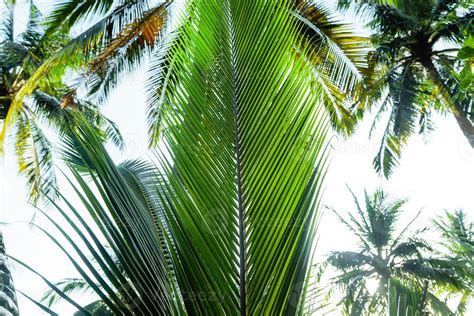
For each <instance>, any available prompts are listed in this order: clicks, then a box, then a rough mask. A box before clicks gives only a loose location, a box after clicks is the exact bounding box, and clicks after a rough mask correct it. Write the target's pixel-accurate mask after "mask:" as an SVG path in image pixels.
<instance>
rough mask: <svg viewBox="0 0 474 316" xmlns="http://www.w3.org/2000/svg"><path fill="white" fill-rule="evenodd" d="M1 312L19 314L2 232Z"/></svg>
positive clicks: (0, 264) (0, 239) (13, 315)
mask: <svg viewBox="0 0 474 316" xmlns="http://www.w3.org/2000/svg"><path fill="white" fill-rule="evenodd" d="M0 314H1V315H11V316H18V315H19V311H18V303H17V299H16V292H15V286H14V284H13V279H12V275H11V268H10V262H9V260H8V256H7V254H6V252H5V244H4V242H3V235H2V233H1V232H0Z"/></svg>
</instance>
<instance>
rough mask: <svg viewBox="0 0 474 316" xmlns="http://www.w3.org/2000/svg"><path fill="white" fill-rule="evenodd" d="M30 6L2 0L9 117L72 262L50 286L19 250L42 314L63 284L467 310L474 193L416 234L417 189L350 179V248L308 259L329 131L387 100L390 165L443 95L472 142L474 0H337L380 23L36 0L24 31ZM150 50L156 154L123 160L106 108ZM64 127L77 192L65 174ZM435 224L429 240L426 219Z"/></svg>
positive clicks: (193, 302)
mask: <svg viewBox="0 0 474 316" xmlns="http://www.w3.org/2000/svg"><path fill="white" fill-rule="evenodd" d="M18 5H19V4H18V3H17V2H16V1H14V0H5V1H4V4H3V7H2V8H6V10H2V16H1V17H0V23H1V26H0V121H1V124H2V131H1V134H0V149H1V152H3V151H4V147H5V146H6V145H7V137H8V136H9V135H10V137H11V140H12V141H13V147H14V152H15V155H16V157H17V158H18V162H19V170H20V173H23V174H25V175H26V177H27V183H28V188H29V194H30V199H31V201H32V202H33V203H36V202H38V201H39V200H40V199H42V200H43V201H44V202H46V203H45V208H38V210H37V212H38V213H41V214H42V216H43V218H44V219H46V220H47V221H48V223H49V224H50V225H51V226H52V227H53V228H54V229H45V228H44V227H42V226H41V225H39V224H37V223H31V226H32V227H34V228H35V229H37V230H38V231H40V232H41V233H43V234H44V235H46V236H47V237H48V238H49V239H50V240H51V241H52V243H53V244H54V245H55V246H57V247H58V249H60V250H61V251H62V252H63V253H64V255H65V257H67V258H68V259H69V260H70V262H71V264H72V265H73V266H74V268H75V269H76V271H77V273H78V274H79V275H80V277H78V278H67V279H64V280H62V281H60V282H57V283H54V282H52V281H50V280H48V279H47V278H46V277H44V276H43V275H42V274H41V273H40V271H37V270H35V268H34V267H33V266H30V265H29V263H28V262H26V261H25V260H23V258H16V257H12V256H10V260H11V261H13V262H15V264H17V265H19V266H22V267H23V268H25V269H26V270H29V271H30V272H32V273H33V274H35V275H36V276H39V277H40V278H41V279H42V280H43V281H44V282H46V284H47V285H48V287H49V290H48V291H47V292H46V293H45V295H44V296H43V298H42V299H40V300H38V299H36V298H34V297H31V296H29V295H28V294H27V293H24V292H20V291H18V293H20V294H21V295H22V296H24V297H25V298H27V299H28V300H30V301H31V302H33V303H34V304H36V306H37V307H38V308H40V309H41V310H42V311H43V312H45V313H47V314H50V315H57V313H56V312H55V311H54V309H55V307H56V305H55V304H56V303H57V302H58V301H59V300H63V301H65V302H67V303H68V304H71V305H72V306H73V307H74V308H75V309H77V312H76V314H75V315H102V316H103V315H119V314H126V315H162V314H166V315H175V314H179V315H181V314H218V315H220V314H240V315H260V314H261V315H266V314H270V315H273V314H285V315H286V314H289V315H293V314H318V313H326V312H327V313H333V312H334V311H336V310H337V311H338V312H340V313H342V314H348V315H361V314H388V315H425V314H429V313H434V314H442V315H444V314H446V315H450V314H453V313H457V314H463V313H466V311H467V306H468V304H469V302H470V301H471V299H472V297H473V288H474V283H473V282H474V264H473V254H474V252H473V249H474V242H473V237H474V232H473V226H472V223H469V221H468V220H467V219H466V214H465V213H464V212H462V211H456V212H454V213H449V212H447V213H446V216H444V217H440V218H437V219H436V220H435V221H434V222H433V225H431V226H432V227H429V228H428V227H427V228H426V229H423V230H416V231H414V230H413V229H412V227H413V223H414V222H415V220H416V218H417V216H418V215H415V216H413V220H412V221H411V222H410V223H408V224H407V225H405V226H404V227H399V219H400V217H401V215H402V214H404V213H402V209H403V208H404V207H405V206H406V205H405V203H406V200H404V199H391V198H389V197H388V195H387V193H385V192H384V191H383V190H381V189H380V190H377V191H375V192H374V193H373V194H368V193H366V192H365V195H364V198H363V201H360V200H358V199H357V198H356V196H355V195H354V194H353V193H352V192H351V193H352V196H353V198H354V202H355V209H354V210H353V211H351V212H349V213H348V215H347V217H345V216H342V215H341V214H340V213H339V212H336V211H334V212H335V213H336V214H338V215H337V216H338V217H339V219H340V221H341V222H342V223H343V224H344V225H346V226H347V227H348V228H349V230H350V231H351V232H352V233H353V234H354V236H355V237H356V238H357V239H358V241H359V247H358V249H355V250H353V251H333V252H332V253H331V254H330V255H329V256H328V258H327V263H326V264H323V265H314V264H313V261H314V260H313V258H314V252H315V247H316V246H317V245H316V240H315V236H316V231H317V227H318V226H317V225H318V222H319V220H320V216H321V212H320V209H321V206H322V205H321V203H322V191H323V187H324V186H323V184H324V179H325V175H326V170H327V167H328V162H329V159H328V157H329V156H328V153H329V149H330V136H331V134H333V132H334V133H337V134H339V135H342V136H343V137H349V136H351V135H352V134H353V133H354V132H355V131H356V128H357V125H358V123H359V121H360V120H361V119H363V118H364V116H366V115H367V112H369V111H371V110H372V109H374V108H378V114H377V115H376V118H375V122H374V127H373V128H375V125H376V123H377V122H378V121H379V120H380V118H381V116H383V115H384V113H385V112H389V113H387V114H388V123H387V126H386V128H385V132H384V135H383V138H382V144H381V147H380V150H379V151H378V153H377V156H376V158H375V159H374V161H373V163H374V166H375V169H376V170H377V171H378V172H379V173H380V174H381V175H384V176H386V177H389V176H390V175H391V174H392V172H393V170H394V167H395V166H396V165H397V164H398V163H399V160H400V157H401V150H402V147H403V146H404V145H405V144H406V143H407V141H408V139H409V137H410V136H411V135H412V134H413V133H415V132H416V131H417V130H420V131H429V130H431V129H432V128H433V126H432V123H431V121H430V118H431V113H432V112H433V111H438V112H441V113H450V114H452V115H453V116H454V117H455V119H456V122H457V123H458V125H459V127H460V128H461V131H462V132H463V133H464V135H465V136H466V139H467V140H468V142H469V143H470V144H471V146H472V145H473V143H472V140H473V139H474V132H473V131H474V127H473V122H474V116H473V112H472V111H473V109H472V95H471V94H472V84H471V83H472V57H473V55H472V51H473V49H474V48H473V40H472V23H471V22H472V18H473V11H472V8H470V6H469V3H468V2H467V1H446V0H432V1H408V0H370V1H369V0H367V1H366V0H354V1H348V0H338V1H337V5H338V7H339V9H340V10H341V12H343V13H344V12H345V13H348V12H351V13H354V15H355V16H356V17H362V18H363V19H366V20H368V21H369V23H367V24H366V25H365V26H366V29H368V30H369V33H370V35H364V34H365V32H363V30H361V29H360V27H357V26H356V25H355V24H353V23H348V22H347V21H345V20H342V19H341V18H340V17H339V15H338V14H336V13H335V12H333V10H332V9H331V5H330V4H325V3H324V2H322V1H312V0H284V1H273V0H188V1H186V3H185V8H184V10H183V11H182V12H181V11H180V10H179V9H180V7H179V6H180V5H179V1H172V0H166V1H160V0H136V1H110V0H96V1H78V0H62V1H54V2H52V4H51V8H49V12H48V14H47V15H45V16H43V15H42V14H41V13H40V11H39V9H38V8H37V7H36V6H35V4H34V1H29V3H28V10H29V16H28V20H27V24H26V26H25V30H24V31H23V32H21V33H20V34H16V33H17V31H16V30H17V28H16V25H17V23H18V22H15V19H16V17H17V14H16V13H15V8H16V7H17V6H18ZM334 5H336V4H334ZM177 12H179V13H178V15H177V14H176V13H177ZM142 65H144V66H146V72H147V77H148V80H147V83H146V99H147V113H146V119H147V122H148V143H149V146H150V149H151V151H152V157H151V158H150V160H149V161H146V160H142V159H138V160H125V161H123V162H122V163H117V162H116V161H114V160H113V159H112V158H111V154H110V153H109V151H108V150H107V149H106V147H105V145H104V143H105V141H107V140H111V141H112V142H114V143H115V144H116V145H118V146H119V147H121V146H122V137H121V135H120V133H119V131H118V129H117V127H116V126H115V124H114V123H113V122H112V121H110V120H108V119H107V118H106V117H105V116H104V115H103V114H101V112H100V108H101V106H102V105H103V104H104V103H106V101H107V100H108V98H109V96H110V93H111V91H112V90H113V89H114V88H115V87H116V86H117V85H118V84H119V83H120V82H121V79H123V78H124V77H126V76H127V75H129V74H130V73H131V72H133V71H135V70H137V69H143V68H140V67H141V66H142ZM112 106H113V105H112ZM133 110H134V109H132V108H131V109H130V111H133ZM51 129H52V130H53V131H55V132H57V134H58V135H59V136H60V137H59V138H60V139H59V140H60V141H59V142H58V147H57V149H58V150H57V152H58V153H59V156H60V157H61V158H62V161H63V162H64V164H63V165H64V170H63V174H64V175H65V180H66V182H67V185H68V186H69V188H70V189H72V191H73V192H74V193H75V195H74V196H71V195H69V194H65V193H64V192H65V191H63V189H62V188H61V189H59V188H58V187H57V185H56V182H55V179H56V177H55V169H54V164H53V159H52V158H53V155H52V152H53V151H54V150H53V145H52V144H51V142H50V140H49V138H48V137H47V136H45V135H47V134H48V133H49V132H50V130H51ZM5 148H6V147H5ZM433 227H434V229H435V230H436V232H437V233H438V235H439V236H440V240H441V242H440V243H439V244H436V245H434V243H433V242H428V241H427V239H424V238H423V237H424V234H426V233H427V230H429V229H431V230H433ZM316 249H317V248H316ZM7 261H8V260H7V255H6V254H5V251H4V246H3V238H2V237H1V235H0V273H2V276H3V277H2V280H3V282H4V283H3V284H2V285H3V287H2V289H1V291H0V309H2V310H1V312H4V313H7V314H8V315H10V314H11V315H17V314H18V306H17V303H16V302H17V301H16V294H15V289H14V286H13V282H12V278H11V273H10V270H9V267H8V262H7ZM330 269H333V270H335V271H336V272H337V276H335V277H334V278H332V279H331V280H330V282H331V283H332V285H333V286H332V289H331V291H329V292H326V291H324V290H322V289H321V284H322V283H323V282H324V278H325V273H326V270H330ZM371 284H376V288H372V287H371ZM84 293H88V294H91V295H92V296H93V299H91V302H89V303H88V304H81V303H79V301H78V300H77V297H78V294H84ZM328 300H337V301H338V304H336V305H334V304H331V302H329V301H328ZM453 301H454V302H455V303H456V307H455V310H454V309H453V307H452V305H453V304H451V303H452V302H453Z"/></svg>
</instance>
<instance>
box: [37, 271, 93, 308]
mask: <svg viewBox="0 0 474 316" xmlns="http://www.w3.org/2000/svg"><path fill="white" fill-rule="evenodd" d="M55 285H56V287H57V288H58V289H60V290H61V291H62V292H63V293H65V294H68V295H78V294H79V295H85V294H90V295H93V294H95V292H94V289H93V288H92V287H91V286H90V285H89V284H88V283H87V282H86V281H85V280H84V279H80V278H67V279H64V280H61V281H59V282H57V283H56V284H55ZM61 299H62V297H61V296H60V295H58V293H56V292H55V291H54V290H53V289H48V290H47V291H46V292H45V293H44V294H43V297H42V298H41V302H43V303H45V304H46V306H47V307H51V306H53V305H54V304H56V303H57V302H58V301H60V300H61Z"/></svg>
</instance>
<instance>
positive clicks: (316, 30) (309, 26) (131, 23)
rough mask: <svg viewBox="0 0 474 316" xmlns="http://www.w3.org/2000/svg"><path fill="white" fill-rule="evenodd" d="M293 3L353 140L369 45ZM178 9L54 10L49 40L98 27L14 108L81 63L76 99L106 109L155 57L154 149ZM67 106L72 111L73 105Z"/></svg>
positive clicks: (97, 6)
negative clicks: (82, 95)
mask: <svg viewBox="0 0 474 316" xmlns="http://www.w3.org/2000/svg"><path fill="white" fill-rule="evenodd" d="M287 2H288V3H289V8H288V9H289V10H291V12H292V14H294V15H295V17H296V18H297V22H298V25H299V30H298V31H299V32H300V33H301V35H302V40H303V41H305V42H306V43H307V44H308V45H311V46H313V48H314V49H317V50H318V51H320V54H313V55H312V56H310V57H309V58H310V60H311V62H312V64H313V66H314V68H313V71H314V75H315V77H316V78H317V80H318V81H319V82H318V84H317V86H318V87H320V88H321V89H320V96H321V98H322V99H324V105H325V107H326V109H327V111H328V112H329V114H330V117H331V122H332V125H333V127H334V128H335V129H336V130H337V131H338V132H340V133H342V134H343V135H349V134H351V133H352V132H353V131H354V128H355V125H356V118H355V116H354V114H353V113H352V111H351V110H350V105H351V104H352V103H353V102H354V101H355V99H360V98H359V97H358V96H359V95H361V94H362V92H363V91H364V87H365V84H366V82H371V80H372V79H373V77H374V74H373V67H372V64H369V63H368V62H367V54H368V53H369V49H370V46H369V39H368V37H366V36H362V35H359V34H358V33H357V32H355V31H354V28H353V26H352V25H350V24H347V23H344V22H341V21H340V20H339V19H337V18H336V17H335V16H334V15H333V13H332V12H331V11H330V10H329V9H328V8H326V7H325V6H324V5H323V4H320V3H316V2H314V1H308V0H287ZM173 5H174V1H173V0H167V1H155V0H139V1H123V2H117V1H108V0H98V1H78V0H67V1H62V2H59V3H58V4H56V5H54V6H53V10H52V13H51V14H50V16H49V17H48V26H49V28H48V31H47V34H49V33H51V32H55V31H57V30H61V31H65V30H70V29H71V28H72V27H73V26H77V25H80V24H81V21H84V20H87V21H90V20H92V21H94V22H92V26H91V27H89V28H87V29H85V30H84V31H83V32H82V33H81V34H79V35H78V36H76V37H75V38H73V39H72V40H71V41H69V42H68V43H67V45H65V47H64V48H63V49H61V50H59V51H56V52H55V54H54V55H53V56H51V58H49V59H48V60H46V61H45V62H44V63H43V64H42V65H41V67H39V69H38V70H37V71H36V73H35V75H33V76H32V77H31V78H30V79H29V80H28V81H27V82H26V83H25V84H24V85H23V86H22V89H20V91H19V93H18V97H17V100H16V101H15V102H14V103H15V104H16V103H17V102H18V103H19V101H20V100H21V99H22V98H24V97H26V96H28V95H30V94H31V93H32V92H33V91H34V89H36V88H37V87H38V85H39V84H40V82H41V80H42V77H43V74H44V73H47V72H50V71H53V70H54V69H56V68H57V67H62V65H63V64H64V63H67V62H68V61H69V60H79V62H78V64H79V65H81V66H83V73H82V74H81V76H80V77H81V80H79V82H78V84H77V85H76V86H75V87H74V91H77V90H83V91H87V97H88V98H89V99H91V100H93V102H94V103H96V104H101V103H102V102H104V100H106V99H107V97H108V95H109V93H110V91H111V90H112V89H113V87H115V86H116V84H117V82H119V81H120V79H121V78H122V77H123V76H126V75H127V74H128V73H129V72H130V71H133V70H134V69H137V67H138V65H140V64H141V63H142V62H143V61H144V60H147V58H146V57H149V58H150V59H151V62H150V69H149V77H150V79H149V81H148V84H147V88H148V92H149V93H148V102H147V103H148V121H149V135H150V145H151V146H155V145H156V144H157V141H158V139H159V135H160V130H159V129H158V130H157V129H156V128H158V127H159V126H160V124H159V121H160V118H161V115H162V112H161V111H162V109H163V108H164V107H163V106H162V105H163V103H164V102H165V100H163V98H162V94H161V93H160V87H163V86H166V81H167V80H168V76H167V72H166V71H167V68H166V66H167V65H168V64H170V63H172V60H171V59H172V58H174V57H173V56H172V54H171V52H172V50H171V46H172V43H173V42H176V41H178V38H179V36H180V35H181V32H180V31H179V30H172V31H171V33H172V36H163V35H164V34H168V33H169V31H170V27H169V25H170V20H171V18H170V16H171V13H172V12H174V11H175V9H174V6H173ZM171 24H172V23H171ZM170 55H171V56H170ZM63 105H64V106H67V105H68V100H64V102H63Z"/></svg>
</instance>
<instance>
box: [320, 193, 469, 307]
mask: <svg viewBox="0 0 474 316" xmlns="http://www.w3.org/2000/svg"><path fill="white" fill-rule="evenodd" d="M352 195H353V197H354V202H355V206H356V212H352V213H349V215H348V216H349V219H344V218H343V217H342V216H340V215H338V217H339V218H340V219H341V221H342V222H343V223H344V224H345V225H346V226H347V227H348V228H349V230H350V231H351V232H352V233H353V234H354V236H356V237H357V240H358V242H359V248H358V249H357V250H355V251H335V252H332V253H331V254H330V255H329V257H328V262H329V264H330V265H331V266H333V267H334V268H335V269H336V270H337V271H339V272H341V273H340V274H339V275H338V276H336V277H335V278H334V279H333V284H334V286H336V287H337V288H340V289H342V291H343V293H344V296H343V299H342V301H341V304H342V305H343V308H344V310H345V312H346V313H347V314H350V315H359V314H361V313H363V312H364V313H384V312H387V308H388V306H389V304H388V299H387V297H388V294H389V292H390V286H389V283H390V282H392V283H393V284H395V283H396V284H397V288H398V291H400V289H401V290H403V293H404V294H403V295H405V296H406V295H407V293H409V292H410V293H411V294H409V296H410V297H416V296H418V297H419V296H420V295H421V293H422V292H423V291H426V295H425V296H426V298H425V300H426V308H429V309H430V310H432V311H435V312H440V311H442V312H446V311H449V308H447V307H446V305H445V303H443V302H441V301H440V300H438V299H437V298H436V296H435V295H434V294H433V293H434V292H435V291H436V289H440V288H442V287H449V288H450V289H451V290H452V291H456V292H462V291H463V290H465V289H466V284H465V281H464V277H465V276H466V275H465V274H463V273H459V272H460V270H461V267H462V262H458V261H457V260H454V259H452V258H445V257H443V256H441V255H439V254H437V253H436V251H435V250H434V249H433V248H432V247H431V246H430V245H429V244H428V243H427V242H425V241H424V240H423V239H421V238H420V237H407V236H406V235H407V233H408V231H409V228H410V226H411V225H412V223H413V222H414V220H415V218H416V217H415V218H414V219H413V220H412V221H411V222H410V223H409V224H408V225H407V226H405V227H403V228H402V229H401V230H400V232H399V233H397V231H398V229H397V226H396V225H397V222H398V219H399V217H400V215H401V213H402V207H403V206H404V204H405V203H406V200H390V199H389V197H388V195H387V194H386V193H385V192H384V191H382V190H377V191H375V192H374V193H373V194H372V195H369V194H368V193H367V192H365V196H364V202H365V203H364V204H361V202H359V200H358V199H357V198H356V197H355V195H354V194H352ZM336 214H338V213H336ZM417 216H418V215H417ZM419 233H420V232H418V233H416V234H412V235H413V236H417V235H418V234H419ZM373 281H376V282H377V283H378V287H377V290H376V291H375V292H374V293H371V291H370V289H369V288H368V286H367V284H368V282H373ZM407 299H408V298H404V300H405V301H406V300H407ZM416 302H417V301H416V300H415V299H412V300H411V301H410V302H409V305H414V304H415V303H416ZM420 312H421V310H420Z"/></svg>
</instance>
